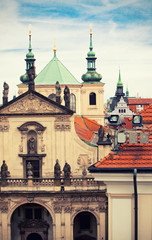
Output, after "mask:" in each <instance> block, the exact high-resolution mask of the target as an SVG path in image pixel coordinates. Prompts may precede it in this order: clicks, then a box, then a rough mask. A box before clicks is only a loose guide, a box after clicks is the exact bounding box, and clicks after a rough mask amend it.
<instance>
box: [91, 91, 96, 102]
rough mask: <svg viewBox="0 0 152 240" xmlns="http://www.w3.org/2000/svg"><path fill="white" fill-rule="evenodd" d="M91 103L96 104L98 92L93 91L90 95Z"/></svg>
mask: <svg viewBox="0 0 152 240" xmlns="http://www.w3.org/2000/svg"><path fill="white" fill-rule="evenodd" d="M89 104H90V105H96V94H95V93H94V92H91V93H90V95H89Z"/></svg>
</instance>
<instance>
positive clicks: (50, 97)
mask: <svg viewBox="0 0 152 240" xmlns="http://www.w3.org/2000/svg"><path fill="white" fill-rule="evenodd" d="M48 98H49V99H51V100H53V101H56V95H55V94H54V93H51V94H50V95H49V96H48Z"/></svg>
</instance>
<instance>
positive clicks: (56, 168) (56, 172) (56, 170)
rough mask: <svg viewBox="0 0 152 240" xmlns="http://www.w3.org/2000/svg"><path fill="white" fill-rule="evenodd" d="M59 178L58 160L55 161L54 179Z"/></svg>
mask: <svg viewBox="0 0 152 240" xmlns="http://www.w3.org/2000/svg"><path fill="white" fill-rule="evenodd" d="M60 177H61V168H60V164H59V160H58V159H57V160H56V164H55V166H54V178H55V179H60Z"/></svg>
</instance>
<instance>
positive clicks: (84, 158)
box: [77, 154, 92, 168]
mask: <svg viewBox="0 0 152 240" xmlns="http://www.w3.org/2000/svg"><path fill="white" fill-rule="evenodd" d="M91 163H92V161H91V158H89V156H88V154H80V155H79V157H78V159H77V164H78V165H80V168H83V167H88V166H89V165H91Z"/></svg>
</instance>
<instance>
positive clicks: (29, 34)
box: [29, 24, 31, 36]
mask: <svg viewBox="0 0 152 240" xmlns="http://www.w3.org/2000/svg"><path fill="white" fill-rule="evenodd" d="M29 36H31V24H29Z"/></svg>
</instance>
